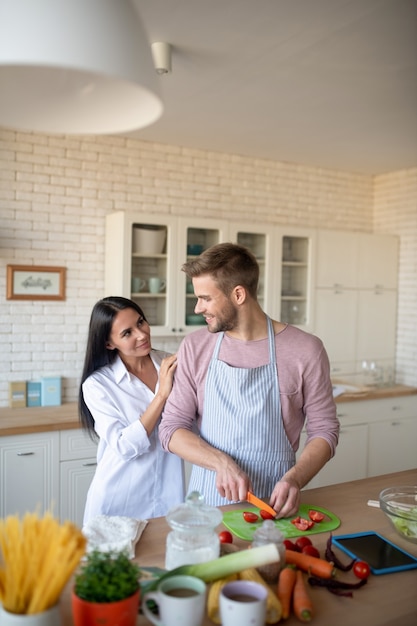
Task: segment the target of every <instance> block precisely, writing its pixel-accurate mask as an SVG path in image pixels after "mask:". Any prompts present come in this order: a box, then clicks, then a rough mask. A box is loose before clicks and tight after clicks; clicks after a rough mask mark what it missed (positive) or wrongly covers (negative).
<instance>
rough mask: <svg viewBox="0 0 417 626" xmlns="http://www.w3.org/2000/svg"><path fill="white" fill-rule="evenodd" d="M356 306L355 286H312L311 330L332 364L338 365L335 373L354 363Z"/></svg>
mask: <svg viewBox="0 0 417 626" xmlns="http://www.w3.org/2000/svg"><path fill="white" fill-rule="evenodd" d="M357 306H358V294H357V292H356V291H355V290H352V289H350V290H346V289H343V288H341V287H335V288H334V289H317V290H316V293H315V309H316V311H315V326H314V333H315V334H316V335H317V336H318V337H320V339H321V340H322V341H323V343H324V346H325V348H326V351H327V354H328V355H329V359H330V363H331V365H332V367H333V368H340V369H339V373H343V372H344V371H345V370H346V369H350V371H352V369H353V370H354V367H355V366H354V362H355V360H356V352H355V348H356V331H357V328H356V320H357ZM342 363H343V364H344V365H343V366H341V364H342ZM335 375H337V374H336V373H335Z"/></svg>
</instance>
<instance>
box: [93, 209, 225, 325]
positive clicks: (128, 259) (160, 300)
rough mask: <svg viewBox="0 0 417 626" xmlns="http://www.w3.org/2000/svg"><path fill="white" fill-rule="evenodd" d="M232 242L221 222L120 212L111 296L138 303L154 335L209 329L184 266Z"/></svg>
mask: <svg viewBox="0 0 417 626" xmlns="http://www.w3.org/2000/svg"><path fill="white" fill-rule="evenodd" d="M226 238H227V222H222V221H221V220H220V221H219V220H210V219H198V218H190V219H188V218H182V217H178V218H177V217H164V216H159V215H154V216H152V217H151V218H147V217H146V216H144V215H141V214H132V213H126V212H123V211H118V212H115V213H111V214H109V215H108V216H107V218H106V253H105V257H106V260H105V289H106V295H121V296H124V297H126V298H130V299H132V300H135V301H136V302H137V303H138V304H139V305H140V306H141V307H142V308H143V311H144V313H145V316H146V318H147V320H148V322H149V323H150V325H151V326H152V333H153V334H154V335H159V336H161V335H163V336H169V335H182V334H184V333H186V332H189V331H191V330H196V328H197V327H198V326H200V325H203V324H204V323H205V322H204V319H203V317H202V316H201V315H195V314H194V307H195V304H196V299H195V296H194V291H193V288H192V284H191V283H188V281H187V280H186V276H185V274H184V272H182V271H181V266H182V264H183V263H184V262H185V261H186V260H187V259H191V258H194V257H195V256H197V255H198V254H200V253H201V252H202V251H203V250H205V249H206V248H208V247H210V246H211V245H214V244H215V243H218V242H220V241H224V240H225V239H226Z"/></svg>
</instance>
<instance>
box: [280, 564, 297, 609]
mask: <svg viewBox="0 0 417 626" xmlns="http://www.w3.org/2000/svg"><path fill="white" fill-rule="evenodd" d="M296 577H297V570H296V569H295V567H293V566H292V565H288V566H287V567H284V569H282V570H281V571H280V573H279V578H278V586H277V596H278V599H279V601H280V602H281V607H282V618H283V619H287V618H288V617H289V615H290V612H291V601H292V593H293V589H294V585H295V580H296Z"/></svg>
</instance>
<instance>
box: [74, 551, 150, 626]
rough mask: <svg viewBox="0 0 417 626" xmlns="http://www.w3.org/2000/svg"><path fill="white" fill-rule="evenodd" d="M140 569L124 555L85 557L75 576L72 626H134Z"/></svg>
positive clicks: (96, 553)
mask: <svg viewBox="0 0 417 626" xmlns="http://www.w3.org/2000/svg"><path fill="white" fill-rule="evenodd" d="M139 576H140V569H139V566H138V565H136V564H135V563H134V562H133V561H131V560H130V559H129V557H128V555H127V553H126V552H112V551H110V552H100V551H99V550H93V551H91V552H90V553H88V554H87V556H86V559H85V561H84V562H83V563H82V565H81V567H80V569H79V571H78V572H77V574H76V575H75V583H74V588H73V592H72V612H73V618H74V624H75V626H94V625H96V624H97V625H100V626H105V625H108V626H114V624H117V625H118V626H135V624H136V618H137V614H138V610H139V602H140V585H139Z"/></svg>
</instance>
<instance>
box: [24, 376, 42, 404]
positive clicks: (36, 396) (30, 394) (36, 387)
mask: <svg viewBox="0 0 417 626" xmlns="http://www.w3.org/2000/svg"><path fill="white" fill-rule="evenodd" d="M41 387H42V385H41V382H40V381H36V382H35V381H31V380H30V381H29V382H28V384H27V406H41Z"/></svg>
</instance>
